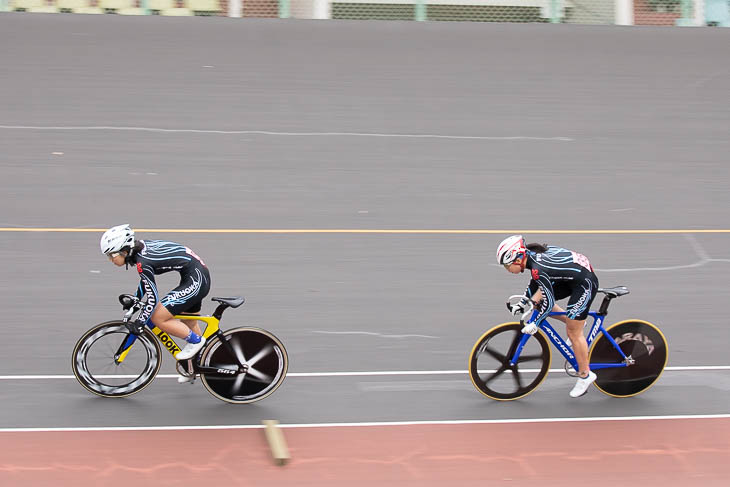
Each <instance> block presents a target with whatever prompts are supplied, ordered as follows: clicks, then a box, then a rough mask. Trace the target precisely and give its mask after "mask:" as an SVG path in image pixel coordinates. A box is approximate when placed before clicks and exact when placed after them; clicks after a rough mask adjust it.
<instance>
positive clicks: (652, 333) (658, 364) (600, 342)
mask: <svg viewBox="0 0 730 487" xmlns="http://www.w3.org/2000/svg"><path fill="white" fill-rule="evenodd" d="M606 332H607V333H609V334H610V335H611V337H613V339H614V340H616V342H617V343H618V345H619V347H621V350H622V351H623V352H624V354H625V355H626V356H627V357H629V356H630V357H631V358H632V359H634V360H635V363H634V364H633V365H629V366H628V367H620V368H610V369H598V370H594V372H595V373H596V375H597V376H598V378H597V379H596V381H595V382H594V385H595V386H596V387H597V388H598V389H599V390H600V391H601V392H603V393H604V394H608V395H609V396H613V397H631V396H635V395H637V394H640V393H642V392H644V391H645V390H647V389H649V388H650V387H651V386H653V385H654V383H656V381H657V379H659V376H660V375H661V374H662V372H663V371H664V367H665V366H666V364H667V356H668V351H669V350H668V347H667V340H666V338H664V335H663V334H662V332H661V331H660V330H659V328H657V327H656V326H654V325H652V324H651V323H649V322H648V321H641V320H626V321H620V322H618V323H614V324H613V325H611V326H609V327H608V328H607V329H606ZM589 359H590V362H591V363H613V362H621V361H622V358H621V356H620V355H619V353H618V352H617V351H616V349H615V348H614V346H613V345H612V344H611V342H609V341H608V339H607V338H606V337H604V336H603V334H601V335H599V337H598V338H597V339H596V341H595V342H593V344H592V345H591V350H590V355H589Z"/></svg>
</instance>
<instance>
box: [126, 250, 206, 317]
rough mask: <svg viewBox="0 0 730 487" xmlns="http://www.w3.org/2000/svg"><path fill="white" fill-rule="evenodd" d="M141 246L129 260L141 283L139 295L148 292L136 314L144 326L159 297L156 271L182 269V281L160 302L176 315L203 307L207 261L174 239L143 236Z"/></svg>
mask: <svg viewBox="0 0 730 487" xmlns="http://www.w3.org/2000/svg"><path fill="white" fill-rule="evenodd" d="M141 242H142V244H143V248H142V250H139V251H135V252H134V253H133V254H132V255H131V256H130V257H129V258H128V263H129V264H131V265H134V266H136V267H137V272H139V277H140V283H139V288H137V297H138V298H142V296H144V295H146V296H147V302H146V304H145V307H144V308H143V309H142V312H141V313H140V314H139V316H138V317H137V320H136V321H137V323H138V324H139V325H141V326H144V325H146V324H147V322H148V321H149V319H150V316H152V312H153V311H154V310H155V306H157V303H158V300H159V297H158V293H157V285H156V284H155V275H158V274H164V273H166V272H170V271H177V272H179V273H180V284H179V285H178V287H176V288H175V289H173V290H172V291H170V292H169V293H168V294H167V295H166V296H165V297H164V298H162V300H161V301H159V302H160V304H161V305H162V306H164V307H165V308H167V310H168V311H169V312H170V313H171V314H173V315H177V314H180V313H182V312H189V313H197V312H198V311H200V307H201V303H202V301H203V298H204V297H205V296H206V295H207V294H208V291H209V290H210V273H209V272H208V268H207V267H206V265H205V263H204V262H203V261H202V260H201V259H200V257H198V256H197V255H196V254H195V252H193V251H192V250H190V249H189V248H187V247H185V246H184V245H180V244H178V243H175V242H167V241H164V240H141Z"/></svg>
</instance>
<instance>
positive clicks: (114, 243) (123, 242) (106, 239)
mask: <svg viewBox="0 0 730 487" xmlns="http://www.w3.org/2000/svg"><path fill="white" fill-rule="evenodd" d="M100 245H101V253H102V254H109V253H111V252H119V251H120V250H122V249H124V248H127V247H129V248H131V247H132V246H134V230H132V229H131V228H130V226H129V224H124V225H117V226H116V227H112V228H110V229H109V230H107V231H106V232H104V235H102V236H101V242H100Z"/></svg>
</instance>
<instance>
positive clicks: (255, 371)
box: [200, 327, 289, 404]
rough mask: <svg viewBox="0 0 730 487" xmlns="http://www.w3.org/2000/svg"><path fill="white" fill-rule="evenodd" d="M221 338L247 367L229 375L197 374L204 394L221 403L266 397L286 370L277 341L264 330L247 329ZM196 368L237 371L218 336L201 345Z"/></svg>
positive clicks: (244, 402)
mask: <svg viewBox="0 0 730 487" xmlns="http://www.w3.org/2000/svg"><path fill="white" fill-rule="evenodd" d="M223 337H224V339H226V340H228V343H229V344H230V345H231V347H232V348H233V350H235V353H236V354H237V355H238V357H239V358H240V360H241V362H243V363H244V364H245V365H248V367H249V368H248V371H247V372H243V373H239V374H236V375H230V376H229V375H224V374H201V379H202V382H203V385H204V386H205V388H206V389H208V392H210V393H211V394H213V395H214V396H215V397H217V398H218V399H220V400H222V401H226V402H230V403H234V404H248V403H251V402H255V401H260V400H261V399H264V398H265V397H268V396H269V395H271V394H272V393H273V392H274V391H275V390H276V389H278V388H279V386H281V384H282V382H284V378H285V377H286V372H287V370H288V368H289V357H288V355H287V353H286V349H285V348H284V345H283V344H282V343H281V341H280V340H279V339H278V338H276V337H275V336H274V335H273V334H271V333H269V332H268V331H266V330H262V329H260V328H250V327H241V328H234V329H232V330H228V331H225V332H223ZM254 360H255V361H254ZM200 365H201V366H203V367H216V368H227V369H232V370H236V369H238V363H237V361H236V360H235V358H234V357H233V356H232V355H231V353H230V351H229V349H228V347H226V346H225V344H224V343H223V342H222V341H221V339H220V338H219V337H215V338H214V339H212V340H211V341H210V344H208V345H206V346H205V348H204V349H203V353H202V354H201V358H200Z"/></svg>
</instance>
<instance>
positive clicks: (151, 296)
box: [101, 225, 210, 360]
mask: <svg viewBox="0 0 730 487" xmlns="http://www.w3.org/2000/svg"><path fill="white" fill-rule="evenodd" d="M101 251H102V253H104V254H106V255H107V256H108V257H109V259H110V260H111V261H112V262H113V263H114V264H115V265H117V266H119V267H121V266H123V265H127V266H129V265H133V266H135V268H136V269H137V272H138V273H139V277H140V283H139V287H138V288H137V297H138V298H142V297H143V296H147V301H146V303H145V306H144V308H142V311H141V312H140V314H139V316H138V317H137V319H136V321H135V323H134V325H136V326H135V327H136V328H137V329H138V330H141V329H143V328H144V326H145V325H146V324H147V322H148V321H149V320H151V321H152V323H154V324H155V325H156V326H157V327H158V328H159V329H161V330H162V331H164V332H166V333H168V334H170V335H173V336H176V337H178V338H183V339H185V341H187V342H188V343H187V344H186V345H185V347H184V348H183V349H182V350H181V351H180V352H178V353H177V354H176V355H175V358H176V359H177V360H187V359H190V358H192V357H194V356H195V354H196V353H198V351H199V350H200V349H201V348H202V347H203V345H204V344H205V338H204V337H203V336H202V335H201V331H200V326H199V324H198V322H197V320H185V321H184V322H183V321H180V320H178V319H175V318H174V315H177V314H181V313H186V314H199V313H200V308H201V303H202V300H203V298H204V297H205V296H206V295H207V294H208V291H209V290H210V273H209V272H208V267H207V266H206V265H205V263H204V262H203V261H202V260H201V259H200V257H198V256H197V255H196V254H195V252H193V251H192V250H190V249H189V248H188V247H185V246H184V245H180V244H178V243H175V242H167V241H164V240H135V239H134V231H133V230H132V229H131V228H130V227H129V225H119V226H116V227H113V228H110V229H109V230H107V231H106V232H105V233H104V235H103V236H102V238H101ZM171 271H177V272H179V273H180V284H179V285H178V287H176V288H175V289H173V290H172V291H170V292H169V293H168V294H167V295H166V296H164V297H163V298H162V299H159V294H158V292H157V285H156V284H155V275H158V274H164V273H166V272H171Z"/></svg>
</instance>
